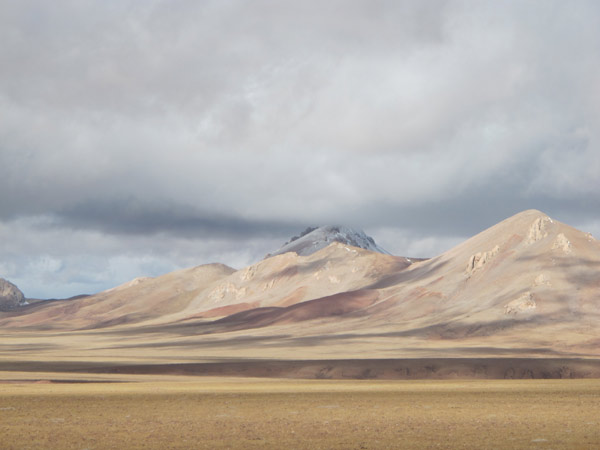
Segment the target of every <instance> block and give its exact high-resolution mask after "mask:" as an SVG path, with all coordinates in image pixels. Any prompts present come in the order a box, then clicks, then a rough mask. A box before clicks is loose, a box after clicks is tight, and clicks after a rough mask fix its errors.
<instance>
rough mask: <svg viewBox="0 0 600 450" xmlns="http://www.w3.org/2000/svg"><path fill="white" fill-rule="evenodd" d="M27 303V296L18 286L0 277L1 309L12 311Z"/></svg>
mask: <svg viewBox="0 0 600 450" xmlns="http://www.w3.org/2000/svg"><path fill="white" fill-rule="evenodd" d="M24 304H26V302H25V296H24V295H23V293H22V292H21V291H20V290H19V288H18V287H17V286H15V285H14V284H12V283H11V282H10V281H7V280H5V279H3V278H0V311H10V310H11V309H15V308H18V307H19V306H22V305H24Z"/></svg>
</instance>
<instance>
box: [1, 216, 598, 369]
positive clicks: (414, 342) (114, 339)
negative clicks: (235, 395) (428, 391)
mask: <svg viewBox="0 0 600 450" xmlns="http://www.w3.org/2000/svg"><path fill="white" fill-rule="evenodd" d="M335 228H338V231H333V230H334V229H335ZM318 230H319V229H316V230H311V231H309V232H307V233H306V234H305V235H304V236H301V237H299V238H297V239H294V240H293V241H292V242H290V243H288V244H286V245H284V247H282V249H280V251H278V252H276V253H278V254H275V255H273V256H271V257H269V258H266V259H264V260H262V261H260V262H258V263H256V264H253V265H251V266H249V267H246V268H243V269H241V270H234V269H232V268H229V267H227V266H223V265H219V264H210V265H205V266H199V267H196V268H192V269H186V270H183V271H179V272H174V273H172V274H167V275H164V276H162V277H157V278H153V279H139V280H134V281H132V282H130V283H127V284H126V285H123V286H120V287H117V288H114V289H111V290H109V291H105V292H101V293H99V294H96V295H93V296H90V297H86V298H81V299H73V300H69V301H68V302H62V301H61V302H52V303H51V304H43V303H40V304H35V305H30V306H27V307H26V308H18V309H15V310H11V311H8V312H3V313H0V327H1V328H2V330H3V332H4V336H5V338H6V339H8V341H6V342H7V344H6V345H7V346H8V347H7V348H9V347H10V345H11V344H10V342H12V341H10V339H15V341H14V344H12V345H14V347H15V348H28V347H27V346H31V348H37V347H35V345H36V340H35V339H36V338H34V337H32V336H39V343H40V344H42V343H43V344H44V345H47V344H48V339H51V342H52V345H51V346H48V347H43V346H42V347H39V348H48V350H47V352H46V353H45V354H44V355H42V356H43V357H44V358H49V359H52V358H59V357H61V358H62V357H65V356H64V355H65V354H68V355H69V356H68V358H86V360H87V359H88V358H95V359H98V360H102V361H106V360H115V361H116V360H119V361H132V360H138V359H139V358H141V357H142V356H140V355H142V354H143V355H145V356H144V358H145V359H144V361H151V362H152V363H153V364H154V363H156V364H158V363H159V362H160V364H165V361H168V362H169V363H175V362H177V363H179V364H183V363H188V362H189V361H196V362H197V361H221V360H227V361H241V360H248V359H255V358H261V359H267V360H277V361H284V360H292V359H293V360H295V361H297V360H301V361H329V362H328V363H325V362H323V363H318V364H317V363H315V364H316V365H312V366H310V367H312V368H311V369H310V370H309V369H306V367H307V366H306V364H308V363H306V364H304V363H302V364H301V363H297V365H296V366H294V367H299V369H298V370H300V371H301V373H306V374H307V376H317V375H318V373H321V372H320V371H321V370H322V369H323V370H324V369H325V368H326V367H329V366H331V368H332V369H331V371H327V370H326V373H330V372H331V373H337V374H338V375H339V376H341V377H343V376H344V375H343V374H344V373H352V374H354V375H352V376H355V375H356V376H364V374H363V372H361V371H358V369H356V370H354V369H352V370H350V369H348V368H346V369H340V368H339V367H341V366H339V365H337V363H332V362H331V361H338V360H342V359H343V360H345V361H347V362H346V363H344V364H346V365H345V366H344V367H347V365H351V364H354V363H350V362H348V361H363V360H369V361H370V360H374V359H378V360H386V361H387V360H407V359H410V360H411V361H412V360H415V358H416V359H418V360H420V361H429V362H427V363H426V362H423V364H421V365H420V366H419V365H418V364H417V363H415V364H417V366H419V367H417V366H414V367H413V366H410V371H413V372H411V373H419V374H425V375H423V376H438V375H439V374H441V373H442V372H436V370H437V369H436V367H440V364H442V363H440V361H441V360H440V358H462V359H461V361H463V360H464V361H467V360H468V361H471V362H470V363H466V362H465V363H464V364H463V363H461V364H463V366H464V367H463V366H461V367H463V368H461V369H460V371H458V372H452V373H454V374H455V375H448V376H459V375H460V376H463V375H464V376H484V375H485V374H486V373H488V372H486V371H488V370H489V373H490V374H491V373H493V374H494V376H502V375H503V376H508V377H512V376H515V377H523V376H528V374H534V375H535V376H551V377H555V376H563V375H565V374H573V373H578V374H579V375H577V376H587V375H586V374H590V373H592V372H581V371H582V370H583V369H581V367H580V365H579V366H577V367H579V369H575V368H574V367H575V366H573V365H572V363H571V362H568V361H567V362H564V363H563V362H560V363H559V362H557V361H558V359H557V358H559V359H560V358H562V359H560V361H563V359H564V358H568V359H569V361H571V360H572V359H573V358H588V359H589V360H590V361H591V360H593V359H594V358H599V357H600V295H599V293H600V243H599V242H598V241H596V240H595V239H594V238H593V237H592V236H591V235H590V234H588V233H584V232H581V231H579V230H577V229H575V228H572V227H570V226H568V225H566V224H563V223H560V222H558V221H556V220H553V219H552V218H550V217H548V216H547V215H546V214H544V213H542V212H540V211H536V210H529V211H524V212H522V213H519V214H517V215H515V216H513V217H510V218H508V219H506V220H504V221H502V222H500V223H498V224H496V225H494V226H492V227H490V228H488V229H487V230H484V231H482V232H481V233H479V234H477V235H476V236H473V237H472V238H470V239H468V240H466V241H465V242H463V243H461V244H459V245H458V246H456V247H454V248H452V249H450V250H448V251H447V252H444V253H442V254H441V255H438V256H436V257H434V258H431V259H429V260H422V261H417V260H411V259H408V258H404V257H398V256H392V255H388V254H383V253H380V252H377V251H372V250H367V249H363V248H359V247H356V246H352V245H350V244H348V243H346V242H338V241H334V240H331V241H329V243H328V245H326V246H323V247H321V248H320V249H318V250H316V251H312V250H313V247H317V246H321V245H323V243H324V242H325V243H326V242H327V236H329V237H331V236H335V235H337V234H338V233H339V234H340V235H343V236H345V237H348V236H353V238H354V237H355V236H357V233H354V232H353V233H352V234H351V233H349V232H348V231H346V229H343V227H325V230H321V231H320V232H319V233H316V234H314V235H313V237H310V235H311V234H312V233H315V231H318ZM323 235H325V236H326V238H325V239H321V238H319V239H317V237H319V236H323ZM298 241H300V242H298ZM366 241H368V242H370V241H369V240H368V238H367V239H366ZM315 242H316V243H318V245H314V246H313V243H315ZM354 242H355V243H358V244H364V240H362V241H361V242H359V241H357V240H356V239H354ZM298 244H301V245H300V246H299V247H296V249H297V251H296V250H290V248H292V247H294V246H295V245H298ZM371 244H372V245H375V244H374V243H371ZM305 251H306V252H307V253H308V254H306V255H304V254H302V253H304V252H305ZM21 330H23V332H25V334H24V335H23V337H22V338H20V337H19V336H20V333H21ZM36 333H37V334H36ZM45 333H50V336H51V338H48V337H46V334H45ZM11 336H14V337H11ZM20 339H22V340H20ZM144 349H148V350H147V351H146V350H144ZM40 351H42V350H40ZM64 352H67V353H64ZM140 352H141V353H140ZM22 355H25V356H22V357H23V358H26V357H27V356H26V353H23V354H22ZM40 357H41V356H40V354H39V353H37V350H36V351H34V352H33V353H32V358H38V359H39V358H40ZM115 358H117V359H115ZM490 358H491V359H493V360H494V361H496V362H497V361H498V360H499V359H502V361H503V362H501V363H498V364H500V366H498V365H495V366H493V367H492V365H490V364H492V363H489V364H488V363H485V364H484V363H482V362H481V361H483V360H484V359H485V360H486V361H487V360H489V359H490ZM515 358H516V359H515ZM523 358H529V359H527V361H529V362H528V363H527V364H529V366H527V367H525V366H523V365H522V364H521V363H519V362H518V361H522V360H523ZM547 358H551V359H552V358H554V359H553V361H555V362H549V363H547V365H546V366H544V367H546V368H543V367H542V366H541V365H539V364H541V363H539V364H538V362H539V361H541V360H543V359H547ZM590 358H591V359H590ZM588 359H586V360H588ZM433 360H435V361H437V362H435V364H434V363H432V362H431V361H433ZM515 361H517V362H515ZM536 361H537V362H536ZM253 364H254V363H253ZM256 364H258V363H256ZM256 364H255V365H254V366H253V367H255V366H256ZM295 364H296V363H295ZM311 364H312V363H311ZM340 364H341V363H340ZM361 364H363V363H361ZM361 364H359V366H360V367H363V368H364V367H365V366H364V364H363V365H361ZM365 364H366V363H365ZM386 364H388V365H384V366H385V367H384V366H381V367H380V368H381V371H380V372H377V374H378V375H376V376H377V377H379V376H383V377H391V378H394V377H399V376H401V377H403V376H408V371H409V367H408V366H406V367H405V368H404V369H401V368H400V367H399V366H393V364H392V363H386ZM389 364H392V365H391V366H390V365H389ZM419 364H420V363H419ZM494 364H496V363H494ZM519 364H521V365H520V366H519ZM523 364H525V363H523ZM544 364H546V363H544ZM548 364H549V365H548ZM578 364H579V363H578ZM259 365H260V364H259ZM550 366H552V369H548V368H547V367H550ZM357 367H358V366H357ZM377 367H379V366H377ZM390 367H392V368H390ZM393 367H395V368H393ZM403 367H404V366H403ZM448 367H450V366H448ZM452 367H454V366H452ZM465 367H466V368H465ZM228 370H229V369H228ZM253 370H254V369H253ZM256 370H258V369H256ZM261 370H263V369H261ZM264 370H267V369H264ZM294 370H296V369H294ZM303 370H306V372H302V371H303ZM361 370H362V369H361ZM369 370H370V369H369ZM373 370H375V369H373ZM377 370H379V369H377ZM444 370H446V369H444ZM447 370H450V369H447ZM453 370H454V369H453ZM457 370H458V369H457ZM585 370H587V369H585ZM590 370H591V369H590ZM594 370H595V369H594ZM465 371H466V372H465ZM577 371H579V372H577ZM267 372H268V370H267ZM261 373H262V372H261ZM298 373H300V372H298ZM365 373H367V372H365ZM369 373H371V372H369ZM436 373H437V374H438V375H436ZM443 373H445V374H447V373H446V372H443ZM593 373H596V372H593ZM361 374H363V375H361ZM382 374H383V375H382ZM402 374H404V375H402ZM482 374H483V375H482ZM498 374H500V375H498ZM598 374H600V372H598ZM336 376H337V375H336ZM373 376H375V375H373ZM419 376H421V375H419ZM439 376H441V375H439ZM444 376H446V375H444ZM565 376H566V375H565Z"/></svg>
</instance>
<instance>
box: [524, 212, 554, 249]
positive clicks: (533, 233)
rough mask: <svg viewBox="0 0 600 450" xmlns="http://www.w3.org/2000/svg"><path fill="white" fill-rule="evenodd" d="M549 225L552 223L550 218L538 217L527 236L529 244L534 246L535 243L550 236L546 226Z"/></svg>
mask: <svg viewBox="0 0 600 450" xmlns="http://www.w3.org/2000/svg"><path fill="white" fill-rule="evenodd" d="M548 223H552V219H551V218H550V217H538V218H537V219H535V221H534V222H533V223H532V224H531V227H529V233H528V235H527V243H528V244H533V243H534V242H537V241H540V240H542V239H544V238H545V237H547V236H548V232H547V230H546V226H547V225H548Z"/></svg>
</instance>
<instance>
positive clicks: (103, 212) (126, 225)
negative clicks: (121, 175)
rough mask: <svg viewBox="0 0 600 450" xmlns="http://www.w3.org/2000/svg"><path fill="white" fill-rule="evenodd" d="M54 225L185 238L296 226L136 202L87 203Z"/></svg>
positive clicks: (282, 233) (275, 233)
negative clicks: (165, 234) (164, 234)
mask: <svg viewBox="0 0 600 450" xmlns="http://www.w3.org/2000/svg"><path fill="white" fill-rule="evenodd" d="M55 219H56V222H55V223H54V225H55V226H59V227H70V228H84V229H90V230H97V231H100V232H103V233H111V234H124V235H128V234H135V235H155V234H159V233H167V234H173V235H176V236H180V237H185V238H196V239H202V238H206V237H208V238H228V239H233V240H238V239H249V238H256V237H265V236H267V237H279V238H284V237H286V236H288V235H289V234H290V233H294V232H295V231H296V229H297V227H298V224H297V223H296V224H288V223H283V222H276V221H268V220H263V221H257V220H245V219H243V218H241V217H235V216H231V215H226V214H222V213H219V212H215V211H210V212H201V211H197V210H195V209H194V208H193V207H190V206H189V205H179V204H177V203H175V202H172V203H163V204H157V203H151V202H143V201H140V200H138V199H134V198H129V199H120V200H114V201H111V202H108V201H103V200H100V201H90V202H89V203H82V204H78V205H75V206H73V207H72V208H70V209H68V210H63V211H59V212H58V213H57V214H56V215H55Z"/></svg>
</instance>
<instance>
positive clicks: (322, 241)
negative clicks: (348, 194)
mask: <svg viewBox="0 0 600 450" xmlns="http://www.w3.org/2000/svg"><path fill="white" fill-rule="evenodd" d="M332 242H339V243H341V244H345V245H351V246H353V247H357V248H362V249H364V250H369V251H372V252H377V253H383V254H385V255H389V253H388V252H387V251H385V250H384V249H382V248H381V247H379V246H378V245H377V244H376V243H375V240H374V239H373V238H372V237H371V236H367V234H366V233H365V232H364V231H362V230H356V229H354V228H350V227H343V226H333V225H330V226H326V227H314V228H313V227H309V228H307V229H305V230H304V231H303V232H302V233H300V235H299V236H294V237H293V238H291V239H290V240H289V241H288V242H286V243H285V244H283V246H282V247H281V248H280V249H279V250H277V251H275V252H273V253H269V254H267V256H266V258H269V257H271V256H275V255H281V254H283V253H287V252H294V253H296V254H298V255H300V256H308V255H312V254H313V253H315V252H316V251H319V250H321V249H323V248H325V247H327V246H328V245H329V244H331V243H332Z"/></svg>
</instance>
